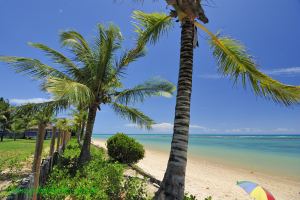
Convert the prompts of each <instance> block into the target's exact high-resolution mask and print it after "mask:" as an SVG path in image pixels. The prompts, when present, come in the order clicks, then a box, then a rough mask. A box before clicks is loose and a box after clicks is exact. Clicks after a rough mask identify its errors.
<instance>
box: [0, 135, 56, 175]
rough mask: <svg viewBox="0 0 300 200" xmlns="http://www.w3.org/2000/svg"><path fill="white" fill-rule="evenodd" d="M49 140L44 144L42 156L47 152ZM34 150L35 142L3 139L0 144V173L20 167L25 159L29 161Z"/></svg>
mask: <svg viewBox="0 0 300 200" xmlns="http://www.w3.org/2000/svg"><path fill="white" fill-rule="evenodd" d="M49 146H50V140H45V142H44V151H43V153H44V155H45V154H47V151H49ZM34 149H35V140H24V139H18V140H16V141H14V140H13V139H5V140H4V141H3V142H1V143H0V152H1V156H0V172H2V171H3V170H6V169H9V168H12V167H15V166H19V167H22V163H24V162H25V161H26V160H27V159H29V158H30V157H31V156H32V155H33V153H34Z"/></svg>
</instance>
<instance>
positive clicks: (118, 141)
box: [106, 133, 145, 164]
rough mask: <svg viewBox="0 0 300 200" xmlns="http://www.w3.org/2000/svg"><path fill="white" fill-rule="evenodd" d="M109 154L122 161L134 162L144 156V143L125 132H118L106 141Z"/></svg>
mask: <svg viewBox="0 0 300 200" xmlns="http://www.w3.org/2000/svg"><path fill="white" fill-rule="evenodd" d="M106 147H107V150H108V155H109V156H110V157H111V158H112V159H114V160H117V161H119V162H121V163H126V164H134V163H137V162H138V161H139V160H140V159H142V158H144V155H145V150H144V147H143V145H141V144H140V143H138V142H137V141H136V140H135V139H133V138H131V137H128V136H127V135H125V134H124V133H117V134H115V135H114V136H112V137H110V138H109V139H108V140H107V142H106Z"/></svg>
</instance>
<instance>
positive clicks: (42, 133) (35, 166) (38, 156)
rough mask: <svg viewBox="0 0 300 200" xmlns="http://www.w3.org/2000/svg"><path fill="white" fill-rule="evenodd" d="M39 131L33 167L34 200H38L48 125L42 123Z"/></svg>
mask: <svg viewBox="0 0 300 200" xmlns="http://www.w3.org/2000/svg"><path fill="white" fill-rule="evenodd" d="M38 129H39V130H38V136H37V139H36V145H35V153H34V160H33V166H32V173H33V176H34V186H33V197H32V199H33V200H36V199H37V190H38V187H39V177H40V167H41V159H42V150H43V143H44V136H45V132H46V131H45V129H46V124H44V123H40V124H39V127H38Z"/></svg>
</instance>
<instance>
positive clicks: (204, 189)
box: [93, 139, 300, 200]
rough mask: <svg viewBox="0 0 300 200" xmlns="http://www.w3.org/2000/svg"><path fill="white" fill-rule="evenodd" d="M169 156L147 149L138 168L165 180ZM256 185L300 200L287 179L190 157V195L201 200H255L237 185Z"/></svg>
mask: <svg viewBox="0 0 300 200" xmlns="http://www.w3.org/2000/svg"><path fill="white" fill-rule="evenodd" d="M93 143H94V144H95V145H97V146H100V147H104V148H105V141H104V140H99V139H94V140H93ZM167 160H168V153H167V152H161V151H156V150H153V149H149V148H148V149H146V155H145V158H144V159H143V160H141V161H140V162H139V163H138V164H137V165H138V166H139V167H141V168H142V169H144V170H145V171H146V172H148V173H150V174H152V175H153V176H154V177H156V178H157V179H159V180H162V178H163V175H164V172H165V169H166V166H167ZM242 180H247V181H253V182H256V183H259V184H260V185H262V186H264V187H265V188H267V189H268V190H269V191H270V192H271V193H272V194H273V195H274V196H275V198H276V200H299V199H300V182H298V181H295V180H290V179H288V178H285V177H280V176H277V177H275V176H271V175H267V174H260V173H259V172H251V171H249V170H244V169H239V168H235V167H232V166H226V165H221V164H219V163H214V162H212V161H208V160H205V159H199V158H194V157H189V159H188V165H187V176H186V191H187V192H189V193H190V194H193V195H196V196H197V198H199V199H200V200H202V199H204V198H205V197H208V196H212V197H213V200H251V198H250V197H249V195H248V194H246V193H245V192H244V191H243V190H242V189H241V188H240V187H239V186H237V185H236V182H237V181H242Z"/></svg>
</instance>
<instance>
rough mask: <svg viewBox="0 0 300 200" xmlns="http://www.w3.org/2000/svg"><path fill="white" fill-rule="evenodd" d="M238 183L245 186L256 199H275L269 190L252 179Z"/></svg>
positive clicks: (242, 186)
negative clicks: (251, 180)
mask: <svg viewBox="0 0 300 200" xmlns="http://www.w3.org/2000/svg"><path fill="white" fill-rule="evenodd" d="M237 185H239V186H240V187H241V188H243V189H244V190H245V191H246V192H247V193H248V194H249V195H250V196H251V197H253V198H254V199H255V200H275V198H274V197H273V195H272V194H271V193H270V192H269V191H267V190H266V189H265V188H263V187H261V186H259V185H258V184H256V183H253V182H250V181H240V182H237Z"/></svg>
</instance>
